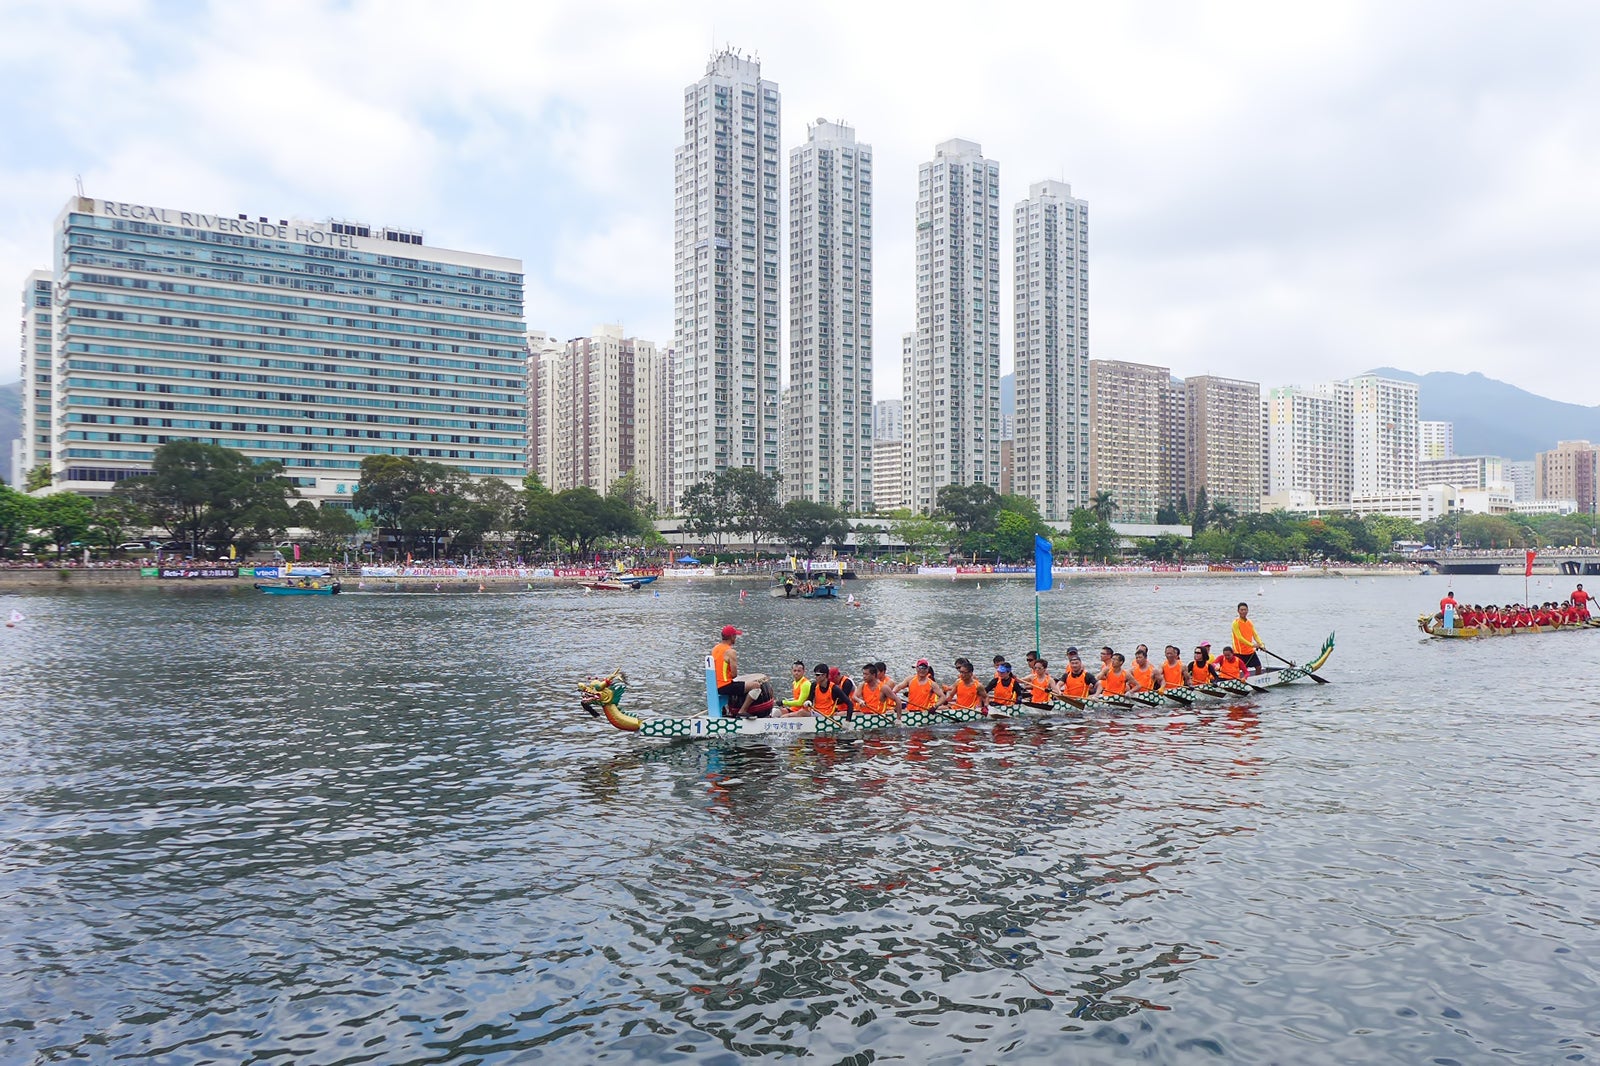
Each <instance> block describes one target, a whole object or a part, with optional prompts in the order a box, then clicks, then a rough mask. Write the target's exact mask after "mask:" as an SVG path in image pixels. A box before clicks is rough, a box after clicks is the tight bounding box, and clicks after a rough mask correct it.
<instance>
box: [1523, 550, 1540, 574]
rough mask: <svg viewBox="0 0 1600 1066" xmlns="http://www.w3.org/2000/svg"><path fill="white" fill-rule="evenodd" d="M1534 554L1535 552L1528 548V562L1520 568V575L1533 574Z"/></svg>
mask: <svg viewBox="0 0 1600 1066" xmlns="http://www.w3.org/2000/svg"><path fill="white" fill-rule="evenodd" d="M1536 554H1537V553H1536V552H1535V551H1534V550H1533V549H1532V548H1529V549H1528V562H1527V564H1526V565H1524V566H1523V568H1522V576H1523V577H1532V576H1533V557H1534V555H1536Z"/></svg>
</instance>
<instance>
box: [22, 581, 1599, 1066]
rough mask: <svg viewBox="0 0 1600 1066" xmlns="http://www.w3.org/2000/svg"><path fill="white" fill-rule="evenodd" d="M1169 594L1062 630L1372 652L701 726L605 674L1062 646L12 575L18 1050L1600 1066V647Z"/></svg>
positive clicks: (1000, 637)
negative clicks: (601, 715)
mask: <svg viewBox="0 0 1600 1066" xmlns="http://www.w3.org/2000/svg"><path fill="white" fill-rule="evenodd" d="M1544 581H1552V582H1554V583H1555V584H1553V585H1551V586H1550V587H1543V586H1542V585H1541V583H1542V582H1544ZM1565 582H1566V579H1536V580H1535V584H1536V585H1541V587H1540V588H1537V589H1535V593H1536V594H1537V596H1538V598H1544V597H1546V596H1553V595H1557V594H1560V593H1564V592H1565V591H1566V588H1567V586H1566V584H1565ZM663 584H666V583H663ZM1157 586H1158V579H1152V578H1149V577H1144V578H1127V579H1121V578H1111V579H1087V580H1073V581H1065V582H1062V583H1061V584H1059V585H1058V587H1057V588H1056V590H1055V591H1053V592H1050V593H1046V594H1045V595H1044V596H1043V597H1042V600H1041V612H1040V613H1041V628H1042V631H1043V644H1044V649H1045V654H1046V655H1047V656H1048V657H1051V658H1053V659H1056V660H1057V661H1059V660H1061V659H1062V658H1063V656H1062V655H1061V650H1062V649H1063V648H1064V647H1065V645H1066V644H1068V643H1075V644H1079V645H1084V646H1086V647H1088V646H1095V647H1098V645H1100V644H1102V643H1110V644H1112V645H1114V646H1117V647H1118V648H1120V649H1123V650H1126V651H1129V652H1131V650H1132V646H1133V644H1134V643H1136V642H1138V641H1140V640H1143V641H1146V642H1148V643H1149V644H1151V645H1152V646H1153V647H1155V648H1157V649H1159V648H1160V647H1161V646H1162V645H1164V644H1166V643H1168V642H1169V641H1170V642H1173V643H1177V644H1179V645H1180V646H1181V647H1183V648H1184V650H1185V651H1189V650H1192V646H1193V644H1194V643H1196V642H1198V641H1199V640H1201V639H1209V640H1211V641H1212V642H1213V643H1214V644H1215V645H1217V646H1219V647H1220V645H1221V644H1222V643H1223V642H1224V641H1225V640H1226V633H1227V630H1226V625H1227V622H1228V620H1229V619H1230V618H1231V617H1232V615H1233V605H1234V603H1235V602H1236V601H1237V600H1239V599H1247V600H1249V602H1250V603H1251V606H1252V614H1253V616H1254V617H1255V618H1256V620H1257V622H1258V625H1259V628H1260V630H1261V633H1262V635H1263V637H1264V638H1265V639H1266V640H1267V641H1268V643H1269V644H1270V645H1272V646H1273V647H1274V648H1275V649H1278V650H1281V651H1284V652H1286V653H1289V654H1291V655H1292V656H1293V657H1295V658H1297V659H1302V658H1306V657H1309V656H1310V655H1311V654H1313V653H1314V652H1315V650H1316V649H1317V647H1318V646H1319V645H1320V644H1321V641H1322V639H1323V637H1324V636H1325V635H1326V634H1327V633H1328V632H1329V631H1330V630H1337V632H1338V643H1337V651H1336V652H1335V654H1334V657H1333V659H1332V660H1331V661H1330V662H1329V663H1328V665H1327V666H1326V667H1325V669H1324V671H1323V674H1324V676H1326V677H1327V678H1328V679H1329V680H1330V681H1331V682H1332V683H1331V684H1328V685H1325V686H1317V685H1313V684H1311V683H1309V682H1306V683H1298V684H1296V685H1294V686H1291V687H1289V688H1287V689H1279V690H1277V691H1275V692H1273V693H1270V694H1267V695H1263V696H1261V697H1259V699H1258V700H1256V701H1254V702H1252V703H1243V704H1240V705H1239V706H1236V707H1216V708H1210V709H1203V710H1199V711H1197V712H1189V713H1183V714H1175V715H1169V714H1165V713H1158V712H1148V713H1145V714H1142V715H1130V716H1124V717H1117V718H1109V717H1096V718H1089V719H1086V720H1075V721H1059V722H1053V723H1048V724H1032V725H1027V724H1003V723H993V724H990V723H986V724H983V725H980V726H978V727H976V728H969V729H962V730H960V731H956V730H954V729H953V728H950V727H946V728H943V729H935V730H929V731H924V732H917V733H902V734H898V735H889V736H880V737H873V738H871V739H869V740H866V741H864V742H851V741H848V740H843V739H837V740H836V739H815V740H802V739H789V740H781V741H779V740H773V741H767V740H763V739H752V740H746V741H740V742H732V741H724V742H719V743H717V744H715V745H712V744H707V743H704V742H701V743H689V744H677V745H672V744H668V743H664V742H652V741H641V740H638V739H637V738H635V737H632V736H629V735H626V734H623V733H619V732H616V731H614V730H612V729H610V728H609V727H607V726H606V725H605V724H604V723H597V722H596V721H594V720H592V719H591V718H589V717H588V716H587V715H585V714H584V713H582V712H581V711H580V709H579V707H578V705H577V702H576V700H575V699H574V695H573V682H574V681H575V680H577V679H578V678H581V677H584V676H589V675H593V674H600V673H604V672H607V671H609V670H610V669H611V668H612V667H614V666H618V665H621V666H625V667H626V668H627V670H628V672H629V674H630V676H631V678H632V688H631V690H630V691H629V693H628V695H627V697H626V700H625V706H628V707H630V708H632V709H635V710H639V711H652V712H658V713H659V712H671V711H680V712H688V711H692V710H694V709H695V707H697V706H698V705H699V704H700V703H701V702H702V695H701V694H702V692H703V685H702V681H701V677H702V673H701V666H700V662H701V657H702V656H703V655H704V654H705V652H706V651H707V650H708V649H709V647H710V645H711V644H712V643H713V642H714V640H715V634H716V631H717V630H718V629H719V628H720V627H721V626H722V625H723V624H724V623H725V622H733V623H735V624H737V625H739V626H740V627H741V628H742V629H744V630H746V631H747V632H746V635H745V636H744V637H742V638H741V639H740V643H739V651H740V657H741V663H742V665H743V667H744V668H745V669H752V668H756V667H764V668H766V669H768V670H770V672H772V673H773V674H775V675H782V674H784V673H785V672H786V669H787V665H788V663H789V662H790V661H791V660H792V659H795V658H802V659H804V660H805V661H806V662H807V663H808V664H811V663H813V662H815V661H817V660H819V659H820V660H824V661H828V662H835V661H840V660H843V661H844V662H845V663H846V664H847V665H848V666H850V667H851V668H852V671H851V672H852V673H855V674H857V676H859V664H860V663H861V662H863V661H865V660H866V659H867V658H869V657H870V658H874V659H878V658H881V659H884V660H886V661H888V662H889V663H890V664H891V666H893V667H894V668H895V676H897V677H900V676H903V675H904V673H905V672H906V670H907V669H908V668H909V666H910V664H911V663H912V662H913V661H914V660H915V659H916V658H917V657H920V656H923V655H926V656H928V657H929V658H931V659H932V660H933V661H934V662H935V663H936V665H938V666H940V667H941V676H948V673H949V672H950V665H949V664H950V662H951V660H952V659H953V657H954V656H955V655H957V654H966V655H968V656H970V657H971V658H972V659H973V660H974V661H976V662H979V663H980V664H981V663H983V662H986V661H987V660H988V659H989V658H990V657H991V656H992V655H993V654H994V653H995V652H997V651H1001V652H1005V653H1007V654H1008V655H1009V656H1011V658H1012V659H1013V660H1015V661H1020V659H1021V656H1022V653H1023V652H1024V651H1025V650H1027V649H1028V648H1030V647H1031V646H1032V642H1033V634H1034V618H1033V615H1034V597H1033V594H1032V591H1031V588H1029V587H1028V586H1027V585H1026V584H1024V583H1019V582H984V583H982V584H981V585H979V584H977V583H973V582H966V581H963V582H960V583H954V582H943V581H920V582H919V581H906V580H901V581H892V580H883V581H870V582H859V583H855V584H854V585H853V586H852V587H851V591H852V592H854V593H855V594H856V595H857V596H859V597H860V599H861V601H862V605H861V606H859V607H851V606H848V605H846V604H844V603H839V602H831V603H830V602H799V601H794V602H784V601H777V600H772V599H770V598H768V597H767V596H766V595H765V594H764V593H763V592H762V590H760V589H759V588H758V587H756V586H753V585H751V586H745V587H747V588H749V589H750V595H749V596H748V597H747V598H744V599H741V598H740V596H739V589H740V586H738V585H734V584H729V583H725V582H716V581H704V580H701V581H695V582H691V583H687V584H684V583H672V584H666V587H663V588H661V590H660V592H659V594H655V592H654V590H646V591H644V592H641V593H638V594H633V593H628V594H611V595H585V594H583V593H581V592H578V591H535V592H526V593H519V594H494V595H438V596H433V595H415V594H412V595H360V594H355V595H346V596H342V597H336V598H333V599H326V600H325V599H321V598H317V599H315V600H312V599H310V598H304V599H302V598H287V597H283V598H279V597H262V596H259V595H258V594H255V593H252V592H250V591H248V590H244V589H217V588H209V587H193V588H182V589H177V588H144V589H140V590H137V591H125V592H112V591H107V592H99V593H86V592H81V591H62V592H57V593H49V594H33V595H27V596H19V595H9V596H0V615H7V614H9V613H10V611H11V610H12V609H18V610H21V611H22V612H23V614H24V615H25V618H24V620H23V621H22V622H21V623H19V624H18V625H17V626H16V627H15V628H11V629H4V630H0V738H3V743H0V839H3V843H0V1060H3V1061H7V1062H10V1061H17V1062H31V1061H38V1062H54V1061H67V1060H69V1059H71V1060H80V1061H82V1060H87V1061H96V1062H112V1061H123V1060H131V1059H140V1060H142V1059H146V1058H149V1059H154V1060H157V1061H166V1062H183V1063H193V1062H222V1063H234V1062H246V1061H252V1062H253V1061H268V1060H270V1061H276V1062H308V1063H310V1062H315V1063H338V1062H351V1063H354V1062H375V1063H401V1062H435V1063H437V1062H450V1063H457V1062H460V1063H466V1062H510V1061H524V1060H531V1059H538V1058H549V1059H551V1060H554V1061H560V1062H581V1061H605V1062H632V1061H643V1062H695V1063H707V1062H709V1063H721V1062H734V1061H740V1060H743V1059H746V1058H751V1057H771V1058H784V1057H802V1056H803V1057H806V1058H809V1059H811V1060H814V1061H818V1062H824V1063H852V1064H866V1063H887V1062H910V1063H913V1064H917V1066H921V1064H924V1063H945V1062H955V1061H958V1060H959V1061H964V1062H977V1063H987V1062H999V1061H1001V1060H1004V1061H1006V1062H1008V1063H1012V1062H1052V1063H1055V1062H1068V1061H1070V1062H1112V1061H1118V1062H1122V1061H1130V1060H1134V1061H1148V1062H1183V1063H1188V1062H1206V1061H1214V1062H1218V1063H1239V1062H1293V1063H1307V1062H1312V1063H1315V1062H1328V1063H1339V1062H1395V1063H1423V1062H1431V1063H1442V1064H1449V1063H1483V1062H1515V1063H1541V1064H1542V1063H1553V1062H1558V1061H1589V1060H1591V1059H1592V1057H1593V1056H1594V1055H1596V1054H1597V1053H1600V988H1597V977H1600V839H1597V834H1596V818H1595V814H1594V810H1595V804H1596V801H1597V800H1600V759H1597V757H1600V697H1597V696H1596V693H1597V692H1600V655H1597V654H1596V653H1597V651H1600V634H1570V635H1569V634H1557V635H1553V636H1549V637H1540V638H1521V639H1518V638H1509V639H1501V640H1493V641H1487V642H1426V641H1424V640H1422V639H1421V635H1420V634H1419V633H1418V632H1417V629H1416V625H1415V619H1416V615H1417V613H1418V612H1419V611H1420V610H1421V609H1422V608H1423V607H1425V606H1428V605H1430V604H1436V602H1437V600H1438V599H1439V597H1440V596H1441V595H1442V594H1443V591H1444V579H1442V578H1422V577H1385V578H1376V579H1374V578H1338V577H1322V578H1287V579H1279V580H1269V579H1258V578H1254V577H1250V578H1178V579H1171V580H1168V581H1161V582H1160V583H1159V587H1157ZM1521 588H1522V581H1521V579H1520V578H1475V579H1462V580H1459V581H1457V582H1455V590H1456V592H1457V595H1458V596H1459V597H1461V598H1463V599H1469V600H1479V601H1488V600H1495V601H1506V600H1511V599H1520V598H1521Z"/></svg>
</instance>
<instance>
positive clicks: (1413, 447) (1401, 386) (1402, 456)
mask: <svg viewBox="0 0 1600 1066" xmlns="http://www.w3.org/2000/svg"><path fill="white" fill-rule="evenodd" d="M1350 424H1351V447H1350V452H1351V463H1352V468H1351V487H1350V494H1351V497H1352V498H1355V497H1373V496H1386V495H1389V494H1392V493H1400V492H1410V491H1412V490H1414V489H1415V488H1416V487H1417V454H1418V448H1419V444H1418V441H1419V439H1420V438H1419V430H1418V428H1417V385H1416V382H1413V381H1395V380H1393V379H1391V378H1381V377H1376V376H1373V375H1370V374H1368V375H1363V376H1362V377H1356V378H1351V379H1350Z"/></svg>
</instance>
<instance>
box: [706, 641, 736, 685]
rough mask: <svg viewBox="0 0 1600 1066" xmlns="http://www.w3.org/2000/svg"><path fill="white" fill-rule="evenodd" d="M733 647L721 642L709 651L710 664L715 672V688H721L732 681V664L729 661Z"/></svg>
mask: <svg viewBox="0 0 1600 1066" xmlns="http://www.w3.org/2000/svg"><path fill="white" fill-rule="evenodd" d="M732 651H733V645H732V644H729V643H728V642H727V641H723V642H722V643H721V644H718V645H717V646H716V647H715V648H712V649H711V662H712V665H713V666H715V667H716V670H717V687H718V688H721V687H722V686H723V685H726V684H727V683H728V682H729V681H732V680H733V664H732V663H731V662H730V661H729V659H730V658H731V656H730V654H729V653H730V652H732Z"/></svg>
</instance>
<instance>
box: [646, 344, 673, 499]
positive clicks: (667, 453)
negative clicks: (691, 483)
mask: <svg viewBox="0 0 1600 1066" xmlns="http://www.w3.org/2000/svg"><path fill="white" fill-rule="evenodd" d="M677 387H678V353H677V352H676V351H675V350H673V349H671V348H668V349H666V350H665V351H663V352H662V353H661V358H659V359H657V360H656V412H655V419H656V482H655V484H654V485H652V486H651V487H650V498H651V499H652V500H655V501H656V508H657V510H659V511H660V512H661V513H663V514H665V513H668V512H670V511H671V510H672V501H673V500H674V499H676V498H677V497H676V495H675V489H674V486H675V485H676V480H675V476H674V473H673V465H672V464H673V458H672V457H673V453H674V451H675V450H676V446H677V441H678V414H677V412H678V405H677V404H676V403H675V402H674V397H675V396H676V395H677Z"/></svg>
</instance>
